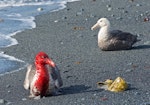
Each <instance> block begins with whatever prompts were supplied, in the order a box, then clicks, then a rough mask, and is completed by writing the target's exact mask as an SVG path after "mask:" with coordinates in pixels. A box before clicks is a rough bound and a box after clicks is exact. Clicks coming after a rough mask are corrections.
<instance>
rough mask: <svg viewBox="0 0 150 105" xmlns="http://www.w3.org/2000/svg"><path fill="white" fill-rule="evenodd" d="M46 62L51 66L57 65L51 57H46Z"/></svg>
mask: <svg viewBox="0 0 150 105" xmlns="http://www.w3.org/2000/svg"><path fill="white" fill-rule="evenodd" d="M46 63H47V64H49V65H50V66H51V67H54V68H55V67H56V65H55V63H54V62H53V61H52V60H51V59H49V58H47V59H46Z"/></svg>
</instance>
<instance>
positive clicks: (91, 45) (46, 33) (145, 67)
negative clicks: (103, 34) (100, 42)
mask: <svg viewBox="0 0 150 105" xmlns="http://www.w3.org/2000/svg"><path fill="white" fill-rule="evenodd" d="M115 3H119V4H120V5H119V7H120V8H121V7H122V8H124V9H117V8H119V7H118V6H116V5H115ZM137 4H140V5H141V6H138V5H137ZM107 5H111V9H112V10H111V11H108V10H109V9H108V7H107ZM126 5H129V6H130V7H127V6H126ZM136 5H137V6H136ZM149 5H150V1H148V2H147V5H145V3H144V2H140V0H137V1H134V2H133V3H131V2H129V1H122V2H119V0H115V1H114V2H108V1H104V2H102V1H98V0H96V1H94V0H81V1H76V2H71V3H67V7H66V8H65V9H63V10H60V11H56V12H52V13H46V14H43V15H40V16H36V17H35V22H36V26H37V27H36V28H34V29H29V30H25V31H23V32H21V33H17V35H15V36H13V38H15V39H16V40H17V41H18V43H19V44H18V45H15V46H12V47H10V48H4V49H2V50H3V51H4V52H5V53H6V54H8V55H10V56H14V57H16V58H18V59H21V60H23V61H25V62H26V63H29V64H30V63H32V62H33V60H34V56H35V54H36V53H37V52H39V51H45V52H46V53H48V55H49V56H50V57H51V58H52V59H53V60H54V62H56V64H57V65H58V67H59V69H60V72H61V75H62V79H63V82H64V85H63V87H62V92H63V94H62V95H60V96H52V97H45V98H42V99H40V100H33V99H29V98H28V95H29V91H26V90H25V89H24V88H23V81H24V78H25V72H26V69H23V70H20V71H17V72H15V73H11V74H6V75H5V76H0V84H1V87H0V93H1V96H0V99H4V100H5V101H7V102H6V103H10V105H11V104H12V105H15V104H18V105H19V104H20V105H29V104H32V105H41V104H46V105H47V104H51V105H99V104H100V105H119V104H120V103H122V104H123V105H124V104H127V105H128V104H130V105H137V104H141V105H142V104H144V103H148V102H150V98H149V97H150V93H149V91H148V90H149V80H148V78H149V74H150V72H149V70H150V69H149V65H150V64H149V59H150V58H149V57H150V56H149V53H150V47H140V46H142V45H144V43H145V42H148V41H149V40H148V39H149V38H150V35H149V32H148V30H149V27H148V26H149V24H150V23H149V22H143V20H142V18H144V16H143V17H140V18H139V20H138V21H137V20H136V19H135V18H128V16H133V17H138V13H139V15H140V14H141V13H143V14H144V13H145V12H144V11H146V8H148V7H149ZM115 6H116V7H115ZM99 8H101V9H99ZM135 8H136V9H137V10H134V9H135ZM130 9H133V11H132V12H134V11H139V12H138V13H135V14H132V13H131V12H130V11H129V10H130ZM123 11H128V13H127V14H122V12H123ZM112 14H114V17H111V15H112ZM119 14H122V18H123V19H121V20H118V19H117V17H119ZM100 17H108V18H109V19H110V20H111V24H112V25H113V26H114V27H113V28H120V29H121V30H126V31H128V32H131V33H133V34H140V38H142V41H141V42H138V43H137V44H136V45H135V46H137V48H136V49H132V50H127V51H109V52H104V51H101V50H100V49H99V48H98V46H97V32H98V30H97V31H91V30H90V27H91V26H92V25H94V24H95V23H96V21H97V20H98V18H100ZM127 22H128V23H127ZM118 76H121V77H123V78H124V79H125V80H126V81H127V82H128V83H129V84H131V88H130V89H129V90H127V91H124V92H121V93H112V92H109V91H104V90H99V89H97V86H96V82H98V81H104V80H105V79H108V78H112V79H115V78H116V77H118ZM105 99H106V100H105Z"/></svg>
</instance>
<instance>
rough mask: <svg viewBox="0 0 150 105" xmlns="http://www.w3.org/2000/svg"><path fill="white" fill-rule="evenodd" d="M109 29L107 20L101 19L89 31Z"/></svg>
mask: <svg viewBox="0 0 150 105" xmlns="http://www.w3.org/2000/svg"><path fill="white" fill-rule="evenodd" d="M105 26H107V27H109V26H110V22H109V20H108V19H107V18H101V19H99V20H98V21H97V23H96V24H95V25H94V26H93V27H92V28H91V30H94V29H97V28H100V27H101V28H102V27H105Z"/></svg>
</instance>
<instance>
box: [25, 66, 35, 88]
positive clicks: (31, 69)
mask: <svg viewBox="0 0 150 105" xmlns="http://www.w3.org/2000/svg"><path fill="white" fill-rule="evenodd" d="M35 71H36V70H35V67H34V66H33V65H29V66H28V67H27V72H26V76H25V80H24V88H25V89H26V90H28V89H30V84H31V82H32V80H33V77H34V75H35Z"/></svg>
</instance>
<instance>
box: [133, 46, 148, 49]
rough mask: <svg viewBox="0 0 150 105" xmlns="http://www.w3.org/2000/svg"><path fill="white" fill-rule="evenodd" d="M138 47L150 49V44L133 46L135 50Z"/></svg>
mask: <svg viewBox="0 0 150 105" xmlns="http://www.w3.org/2000/svg"><path fill="white" fill-rule="evenodd" d="M137 49H150V45H139V46H134V47H133V50H137Z"/></svg>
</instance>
